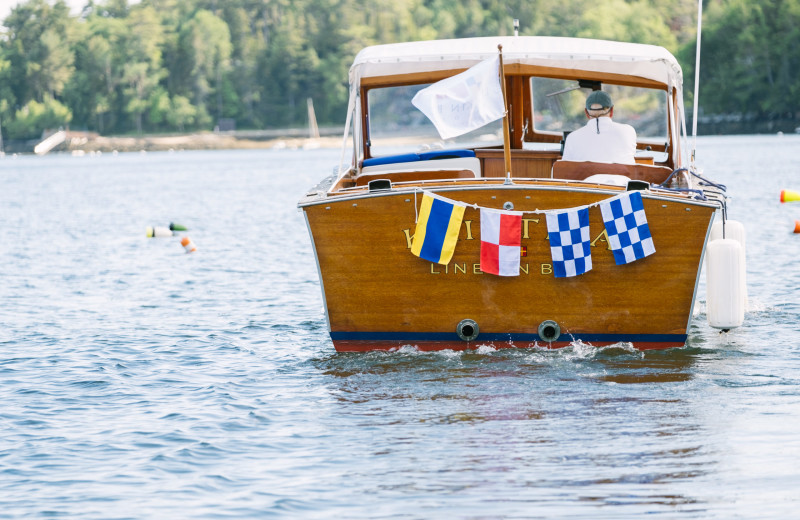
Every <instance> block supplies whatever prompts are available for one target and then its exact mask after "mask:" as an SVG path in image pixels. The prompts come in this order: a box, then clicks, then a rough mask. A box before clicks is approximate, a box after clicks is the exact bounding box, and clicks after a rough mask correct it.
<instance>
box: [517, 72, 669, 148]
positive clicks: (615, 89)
mask: <svg viewBox="0 0 800 520" xmlns="http://www.w3.org/2000/svg"><path fill="white" fill-rule="evenodd" d="M602 88H603V90H604V91H606V92H608V93H609V94H610V95H611V99H612V100H614V121H617V122H618V123H627V124H629V125H631V126H632V127H634V128H635V129H636V136H637V140H638V141H639V142H640V143H652V144H664V143H666V142H667V140H668V139H667V93H666V91H663V90H656V89H646V88H640V87H628V86H623V85H610V84H603V86H602ZM590 92H591V88H588V87H586V88H581V86H580V85H579V84H578V82H576V81H574V80H565V79H555V78H539V77H533V78H531V93H532V95H533V112H534V119H533V128H534V130H535V131H536V132H538V133H548V132H549V133H559V134H560V133H563V132H571V131H573V130H577V129H578V128H580V127H581V126H583V125H585V124H586V114H585V113H584V108H585V106H586V105H585V103H586V96H588V95H589V93H590Z"/></svg>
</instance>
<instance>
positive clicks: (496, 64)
mask: <svg viewBox="0 0 800 520" xmlns="http://www.w3.org/2000/svg"><path fill="white" fill-rule="evenodd" d="M411 103H412V104H413V105H414V106H415V107H417V108H418V109H419V110H420V111H421V112H422V113H423V114H425V115H426V116H427V117H428V119H430V120H431V122H432V123H433V125H434V126H435V127H436V130H438V131H439V135H440V136H441V137H442V139H450V138H451V137H456V136H459V135H462V134H466V133H467V132H471V131H472V130H475V129H476V128H480V127H482V126H484V125H487V124H489V123H491V122H492V121H497V120H498V119H500V118H501V117H503V115H505V113H506V107H505V105H504V103H503V90H502V87H501V85H500V56H495V57H494V58H492V59H489V60H486V61H482V62H481V63H479V64H477V65H475V66H474V67H472V68H470V69H468V70H466V71H464V72H462V73H461V74H458V75H456V76H453V77H450V78H447V79H443V80H442V81H438V82H436V83H434V84H433V85H431V86H429V87H426V88H424V89H422V90H420V91H419V92H417V95H415V96H414V99H412V100H411Z"/></svg>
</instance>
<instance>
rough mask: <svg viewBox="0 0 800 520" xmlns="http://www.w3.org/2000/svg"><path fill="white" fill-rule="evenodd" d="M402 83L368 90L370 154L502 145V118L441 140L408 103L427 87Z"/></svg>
mask: <svg viewBox="0 0 800 520" xmlns="http://www.w3.org/2000/svg"><path fill="white" fill-rule="evenodd" d="M427 86H428V84H423V85H405V86H398V87H388V88H373V89H370V90H369V91H368V93H367V106H368V110H369V112H368V114H369V123H368V124H369V128H368V129H367V130H368V134H367V135H368V136H369V143H368V144H369V146H370V156H372V157H379V156H382V155H391V154H396V153H403V152H424V151H428V150H441V149H455V148H459V149H460V148H474V147H488V146H502V144H503V126H502V119H501V120H498V121H495V122H493V123H490V124H488V125H486V126H484V127H483V128H479V129H477V130H474V131H472V132H469V133H467V134H464V135H462V136H458V137H455V138H453V139H447V140H443V139H442V138H441V137H439V133H438V132H437V131H436V127H435V126H433V123H431V122H430V120H429V119H428V118H427V117H425V114H423V113H422V112H420V111H419V110H417V108H416V107H415V106H414V105H412V104H411V99H412V98H413V97H414V95H415V94H416V93H417V92H419V91H420V90H422V89H423V88H425V87H427Z"/></svg>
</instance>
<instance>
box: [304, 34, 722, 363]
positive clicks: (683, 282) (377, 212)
mask: <svg viewBox="0 0 800 520" xmlns="http://www.w3.org/2000/svg"><path fill="white" fill-rule="evenodd" d="M498 46H500V47H501V48H502V76H501V77H502V83H503V86H504V89H505V101H504V102H505V108H506V110H507V116H506V117H505V118H503V119H501V120H497V121H495V122H492V123H490V124H488V125H486V126H483V127H481V128H479V129H477V130H474V131H471V132H468V133H466V134H464V135H461V136H458V137H455V138H448V139H442V138H441V137H440V135H439V134H438V133H437V132H436V129H435V128H434V127H433V126H432V125H431V123H430V121H429V120H428V119H427V118H426V117H425V116H424V115H423V114H422V113H421V112H420V111H418V110H417V109H416V108H415V107H414V106H413V105H412V103H411V100H412V98H413V97H414V95H416V93H417V92H419V91H420V90H421V89H423V88H425V87H427V86H429V85H431V84H434V83H436V82H439V81H441V80H443V79H445V78H449V77H452V76H455V75H457V74H459V73H462V72H464V71H465V70H468V69H470V68H471V67H473V66H475V65H477V64H479V63H482V62H484V61H486V60H488V59H492V58H493V57H494V56H496V55H497V54H498ZM599 89H602V90H606V91H608V92H610V93H611V95H612V96H613V97H614V100H615V114H614V120H615V121H621V122H624V123H628V124H630V125H632V126H634V128H635V129H636V131H637V153H636V161H635V164H611V163H592V162H577V163H576V162H569V161H563V160H561V157H562V153H563V143H564V139H565V135H566V133H568V132H569V131H571V130H574V129H575V128H577V127H579V126H582V125H583V124H584V122H585V115H584V112H583V108H584V105H583V103H584V100H585V98H586V95H587V94H588V93H589V92H591V91H592V90H599ZM683 112H684V110H683V100H682V73H681V69H680V66H679V65H678V63H677V61H676V59H675V58H674V57H673V56H672V55H671V54H670V53H669V52H668V51H667V50H665V49H663V48H661V47H656V46H650V45H640V44H630V43H620V42H608V41H598V40H586V39H578V38H549V37H517V36H515V37H498V38H470V39H461V40H442V41H428V42H413V43H403V44H391V45H380V46H374V47H369V48H366V49H364V50H363V51H362V52H360V53H359V54H358V55H357V56H356V58H355V61H354V63H353V65H352V67H351V69H350V103H349V108H348V114H347V123H346V127H347V130H346V131H345V136H344V139H343V147H344V148H343V154H342V159H343V160H342V164H341V165H339V167H338V168H336V169H335V170H334V174H333V175H331V176H329V177H327V178H325V179H324V180H322V182H321V183H320V184H319V185H317V186H315V187H314V188H312V189H310V190H309V191H308V193H307V194H306V195H305V196H304V197H303V198H302V199H301V200H300V201H299V203H298V206H299V208H301V209H302V211H303V213H304V215H305V218H306V221H307V224H308V230H309V233H310V236H311V243H312V246H313V251H314V254H315V257H316V262H317V266H318V270H319V276H320V284H321V288H322V295H323V300H324V306H325V309H326V315H327V321H328V327H329V331H330V337H331V340H332V342H333V345H334V347H335V348H336V349H337V350H338V351H365V350H374V349H394V348H399V347H403V346H413V347H416V348H418V349H420V350H435V349H469V348H477V347H479V346H482V345H489V346H493V347H496V348H504V347H534V346H539V347H548V348H549V347H560V346H564V345H568V344H570V343H572V342H584V343H589V344H592V345H597V346H602V345H611V344H615V343H625V344H632V345H633V346H634V347H636V348H639V349H653V348H669V347H678V346H683V345H684V344H685V342H686V340H687V331H688V327H689V323H690V320H691V319H692V310H693V305H694V303H695V299H696V295H697V290H698V279H699V275H700V272H701V267H702V261H703V255H704V250H705V246H706V243H707V241H708V239H709V234H710V232H711V228H712V223H713V221H714V218H715V214H721V213H723V210H724V204H725V197H724V193H723V191H724V188H723V187H722V186H719V185H717V184H714V183H712V182H708V181H706V180H705V179H703V178H702V177H700V176H699V174H698V172H697V171H696V168H694V166H693V164H691V161H690V159H689V158H688V157H687V154H688V152H687V148H688V147H687V146H685V145H682V141H684V140H683V139H682V138H681V136H682V135H683V134H685V131H682V127H685V125H684V124H683V121H682V117H683ZM504 122H507V125H508V126H507V129H506V130H505V131H504ZM631 193H637V194H638V195H639V196H640V197H641V201H642V204H643V209H644V212H645V214H646V220H647V224H648V225H649V230H650V233H651V235H652V241H653V243H654V245H655V252H654V253H653V254H650V255H648V256H646V257H644V258H641V259H638V260H636V261H633V262H631V263H627V264H624V265H617V263H616V261H615V257H614V254H613V251H612V250H611V244H610V240H609V236H608V232H607V230H606V228H605V226H604V220H603V217H602V214H601V208H600V207H599V205H600V204H601V203H602V202H603V201H607V200H611V199H614V198H620V197H623V196H626V195H627V194H631ZM426 195H429V196H430V195H433V196H436V197H439V198H441V199H442V200H445V201H453V202H456V203H459V204H462V205H464V206H465V209H464V214H463V219H462V221H461V223H460V226H459V227H458V229H457V233H458V234H457V241H456V243H455V248H454V250H453V253H452V258H450V259H449V260H448V261H447V262H445V263H435V262H431V261H428V260H424V259H423V258H420V257H418V256H416V255H415V254H412V252H411V249H412V244H413V241H414V237H415V233H416V232H417V221H418V219H419V217H420V210H421V205H422V200H423V198H424V197H425V196H426ZM578 207H581V208H588V211H589V232H590V235H591V236H590V249H591V262H592V267H591V270H588V271H587V272H585V273H583V274H580V275H577V276H561V277H559V276H556V273H555V272H554V261H553V257H552V256H551V254H552V249H551V241H550V240H549V237H550V234H549V232H548V227H547V222H546V221H547V215H548V214H550V213H552V212H555V211H558V210H563V209H569V208H578ZM481 208H487V209H495V210H507V211H515V212H521V213H522V217H521V226H520V230H519V234H520V247H519V256H520V258H519V274H518V276H496V275H493V274H489V273H487V272H485V271H484V270H482V269H481V260H480V259H481V236H480V235H481V222H480V219H481V211H480V209H481Z"/></svg>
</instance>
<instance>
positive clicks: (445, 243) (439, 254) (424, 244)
mask: <svg viewBox="0 0 800 520" xmlns="http://www.w3.org/2000/svg"><path fill="white" fill-rule="evenodd" d="M464 209H466V204H463V203H461V202H456V201H454V200H450V199H446V198H444V197H440V196H438V195H436V194H433V193H428V192H424V193H423V194H422V204H421V205H420V208H419V220H418V221H417V229H416V231H414V240H413V242H412V243H411V252H412V253H414V254H415V255H417V256H418V257H420V258H423V259H425V260H428V261H430V262H435V263H437V264H447V263H448V262H450V259H451V258H453V251H454V250H455V248H456V241H457V240H458V232H459V230H460V229H461V219H462V218H464Z"/></svg>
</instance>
